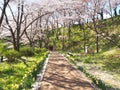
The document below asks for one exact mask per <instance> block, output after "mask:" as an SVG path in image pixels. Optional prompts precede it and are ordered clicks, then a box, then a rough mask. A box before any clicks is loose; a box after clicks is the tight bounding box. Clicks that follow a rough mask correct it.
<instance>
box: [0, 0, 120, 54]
mask: <svg viewBox="0 0 120 90" xmlns="http://www.w3.org/2000/svg"><path fill="white" fill-rule="evenodd" d="M13 3H14V7H12V6H11V5H13ZM119 4H120V0H68V1H64V0H56V1H55V0H51V2H49V1H47V0H46V1H44V3H39V2H37V3H33V4H31V5H29V4H28V3H26V1H25V0H3V1H2V2H1V7H0V8H1V16H0V27H2V28H4V29H7V30H8V31H9V32H10V34H11V37H12V39H11V42H12V44H13V47H14V49H15V50H17V51H19V48H20V44H21V41H22V40H23V39H26V40H27V41H28V42H29V44H30V46H31V47H33V46H34V43H35V41H36V40H37V41H38V42H39V46H40V47H42V43H44V46H45V47H46V48H48V46H49V42H50V40H49V32H51V31H52V33H53V34H54V35H55V36H56V39H57V40H59V36H60V35H61V34H60V35H59V29H58V28H59V27H62V28H63V31H62V32H61V33H62V49H63V50H64V48H65V40H67V42H70V41H71V37H72V35H71V32H72V29H71V26H73V25H74V24H79V26H80V30H82V32H83V33H82V34H83V35H82V36H83V37H82V38H83V43H82V45H83V46H84V51H85V47H86V45H87V40H86V38H87V32H86V30H85V26H86V23H89V22H93V25H92V26H91V27H92V28H91V29H92V30H93V31H94V33H95V42H96V43H95V45H96V52H99V33H101V32H100V30H99V28H100V26H101V23H98V20H103V19H104V16H105V15H106V14H109V15H110V16H111V17H112V16H113V15H115V16H117V15H118V14H117V7H118V6H119ZM6 8H7V11H6ZM3 21H4V22H3ZM66 28H67V38H64V37H65V36H64V34H65V32H66ZM69 46H70V45H69Z"/></svg>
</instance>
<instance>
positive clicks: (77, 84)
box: [40, 52, 96, 90]
mask: <svg viewBox="0 0 120 90" xmlns="http://www.w3.org/2000/svg"><path fill="white" fill-rule="evenodd" d="M48 60H49V61H48V64H47V67H46V70H45V73H44V76H43V80H42V82H41V85H40V90H96V89H95V88H94V87H93V86H92V84H90V82H88V80H87V79H86V78H85V77H83V75H82V74H80V73H79V72H78V71H77V70H76V69H75V68H73V67H72V65H70V64H69V62H68V61H67V60H66V59H65V57H63V56H62V55H61V54H59V53H58V52H51V53H50V55H49V57H48Z"/></svg>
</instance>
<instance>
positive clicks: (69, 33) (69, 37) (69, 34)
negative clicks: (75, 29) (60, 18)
mask: <svg viewBox="0 0 120 90" xmlns="http://www.w3.org/2000/svg"><path fill="white" fill-rule="evenodd" d="M70 39H71V29H70V24H69V26H68V40H69V41H70Z"/></svg>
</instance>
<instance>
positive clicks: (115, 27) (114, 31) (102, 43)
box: [49, 16, 120, 52]
mask: <svg viewBox="0 0 120 90" xmlns="http://www.w3.org/2000/svg"><path fill="white" fill-rule="evenodd" d="M119 18H120V17H119V16H118V17H114V21H113V22H112V20H111V19H106V20H102V21H99V22H97V25H98V27H99V28H98V31H99V32H100V33H101V32H102V33H105V35H106V36H107V35H109V36H110V37H111V39H112V40H113V41H115V42H116V43H117V44H118V43H119V44H120V41H119V39H120V30H119V28H120V19H119ZM88 25H92V23H89V24H88ZM63 30H64V33H63V32H62V31H63ZM85 32H86V42H87V45H88V46H89V51H91V52H95V51H96V50H95V48H96V46H95V32H94V31H93V30H91V29H89V28H87V27H86V25H85ZM67 33H68V29H67V28H59V29H58V37H60V38H59V40H57V39H56V35H55V34H52V33H51V34H50V35H49V37H50V38H49V39H50V43H49V44H50V45H53V46H54V47H55V49H56V50H61V49H62V38H61V36H64V37H65V51H71V52H84V48H83V46H84V37H83V30H80V28H79V26H78V25H74V26H72V27H71V37H70V40H69V39H68V35H67ZM113 47H116V46H115V44H114V43H112V42H110V41H109V40H107V39H104V37H99V48H100V51H107V50H109V49H110V48H113Z"/></svg>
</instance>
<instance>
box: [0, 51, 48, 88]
mask: <svg viewBox="0 0 120 90" xmlns="http://www.w3.org/2000/svg"><path fill="white" fill-rule="evenodd" d="M46 55H47V52H41V54H37V55H34V56H32V57H27V58H25V57H24V59H26V60H25V62H22V61H20V62H16V63H12V64H9V63H7V62H3V63H0V90H24V89H25V90H28V89H30V88H31V85H32V83H33V82H35V79H36V76H37V73H38V72H39V71H40V70H41V68H42V66H43V63H44V61H45V57H46Z"/></svg>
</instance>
